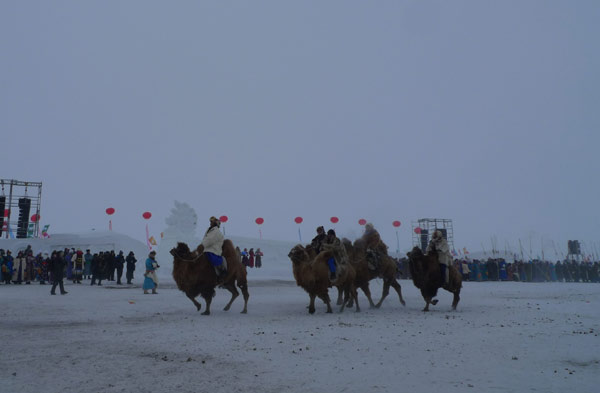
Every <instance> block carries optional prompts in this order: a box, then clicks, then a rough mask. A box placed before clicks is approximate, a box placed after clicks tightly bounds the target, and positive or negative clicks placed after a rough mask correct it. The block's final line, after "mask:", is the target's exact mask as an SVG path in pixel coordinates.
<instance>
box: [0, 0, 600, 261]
mask: <svg viewBox="0 0 600 393" xmlns="http://www.w3.org/2000/svg"><path fill="white" fill-rule="evenodd" d="M598 20H600V3H598V2H595V1H578V2H562V1H525V2H523V1H505V2H477V1H453V2H420V1H382V2H377V3H363V2H357V1H344V2H341V1H333V2H317V1H305V2H298V3H282V2H276V1H258V2H252V3H228V4H224V3H212V2H198V3H196V2H182V3H174V4H167V3H164V2H157V1H128V2H78V1H60V2H42V1H30V2H16V1H15V2H3V3H2V4H0V50H1V53H2V60H3V61H2V65H3V72H2V73H0V86H1V90H0V129H1V130H2V138H1V139H0V141H1V143H2V145H3V147H4V149H3V152H4V156H3V157H4V162H5V163H7V164H5V165H4V167H5V169H3V170H2V171H0V178H3V179H18V180H24V181H41V182H43V184H44V185H43V194H42V206H41V215H42V219H41V223H42V225H44V224H50V225H51V226H50V233H53V232H54V233H63V232H78V231H86V230H90V229H92V228H96V229H108V220H109V217H108V216H107V215H106V213H105V209H106V208H108V207H113V208H115V209H116V213H115V214H114V215H113V216H112V217H111V219H112V222H113V229H114V230H115V231H118V232H121V233H125V234H128V235H131V236H133V237H135V238H137V239H140V240H142V241H143V240H144V239H145V229H144V226H145V224H146V221H145V220H143V219H142V217H141V215H142V213H143V212H144V211H150V212H151V213H152V214H153V217H152V219H150V220H149V221H148V223H149V225H150V233H151V235H154V236H155V237H157V236H159V235H160V232H161V231H162V230H164V228H165V227H166V224H165V223H164V220H165V218H166V217H167V216H168V215H169V213H170V210H171V208H172V207H173V202H174V201H175V200H178V201H181V202H186V203H188V204H190V205H191V206H192V207H193V208H194V209H195V210H196V213H197V214H198V221H199V222H198V231H197V235H198V236H199V235H200V233H201V232H203V231H204V229H205V227H206V226H207V224H208V218H209V217H210V216H212V215H216V216H220V215H227V216H228V217H229V222H228V223H226V224H225V226H226V231H227V233H228V234H231V235H238V236H255V237H258V226H257V225H256V224H255V222H254V220H255V219H256V218H257V217H262V218H264V220H265V223H264V224H263V225H262V226H261V230H262V234H263V237H264V238H266V239H275V240H296V239H297V237H298V226H297V225H296V224H295V223H294V222H293V219H294V217H296V216H302V217H303V218H304V223H303V224H302V225H301V228H302V236H303V241H308V240H310V239H311V238H312V237H313V236H314V231H315V228H316V227H317V226H319V225H324V226H325V227H326V228H330V227H335V228H336V231H337V232H338V235H340V236H348V237H352V236H353V235H354V236H358V235H360V231H361V227H360V226H359V225H358V222H357V221H358V219H360V218H364V219H366V220H367V221H371V222H373V223H374V224H375V226H376V228H377V229H378V230H379V231H380V233H381V234H382V236H383V239H384V241H385V242H386V243H387V244H388V246H389V247H390V249H393V250H395V249H396V233H395V229H394V227H393V226H392V222H393V221H394V220H399V221H401V222H402V226H401V227H400V228H399V230H398V234H399V239H400V249H401V250H402V249H406V248H407V247H410V245H411V238H412V232H411V226H410V223H411V221H413V220H417V219H419V218H426V217H431V218H448V219H453V221H454V237H455V243H456V246H457V247H460V248H462V247H467V249H469V250H477V249H481V245H482V244H483V245H484V246H485V248H486V249H487V248H488V247H489V246H490V238H491V237H493V236H495V237H496V238H497V239H498V248H499V249H501V250H503V249H504V247H505V242H506V241H508V242H510V245H511V248H512V249H513V250H515V249H517V250H518V240H519V239H521V240H522V241H523V242H529V239H532V240H531V242H532V244H533V248H538V249H539V248H540V245H541V241H542V239H544V241H545V242H550V241H554V242H555V243H556V245H557V247H560V248H561V250H562V251H563V252H564V251H566V244H567V240H570V239H579V240H581V241H584V242H586V244H589V245H590V246H589V247H590V248H593V245H596V244H600V236H599V235H600V211H599V209H598V208H597V201H598V200H599V199H600V186H599V183H598V181H595V180H594V179H595V176H597V174H598V172H599V169H600V164H599V163H598V160H595V156H594V154H595V152H596V151H597V150H598V147H599V146H600V136H599V134H598V129H599V127H598V126H599V125H600V111H599V109H600V83H599V82H600V78H599V73H598V69H600V52H599V51H598V37H600V26H599V25H598V23H597V21H598ZM332 216H337V217H339V219H340V222H339V223H337V224H335V225H334V224H331V223H330V222H329V218H330V217H332ZM536 244H537V246H536Z"/></svg>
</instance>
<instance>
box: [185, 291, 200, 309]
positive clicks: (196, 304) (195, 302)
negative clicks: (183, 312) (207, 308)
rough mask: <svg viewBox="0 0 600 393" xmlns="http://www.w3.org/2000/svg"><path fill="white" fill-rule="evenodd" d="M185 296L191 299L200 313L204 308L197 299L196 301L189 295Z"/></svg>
mask: <svg viewBox="0 0 600 393" xmlns="http://www.w3.org/2000/svg"><path fill="white" fill-rule="evenodd" d="M185 296H187V297H188V299H190V300H191V301H192V303H194V305H195V306H196V311H200V309H201V308H202V304H200V303H198V302H197V301H196V299H194V297H193V296H192V295H191V294H189V293H186V294H185Z"/></svg>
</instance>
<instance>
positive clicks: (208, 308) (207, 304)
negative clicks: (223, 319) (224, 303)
mask: <svg viewBox="0 0 600 393" xmlns="http://www.w3.org/2000/svg"><path fill="white" fill-rule="evenodd" d="M204 300H205V301H206V311H204V312H203V313H202V315H210V303H212V296H209V297H208V298H206V297H205V298H204Z"/></svg>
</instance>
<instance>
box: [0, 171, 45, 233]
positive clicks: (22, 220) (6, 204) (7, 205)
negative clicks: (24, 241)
mask: <svg viewBox="0 0 600 393" xmlns="http://www.w3.org/2000/svg"><path fill="white" fill-rule="evenodd" d="M0 186H1V187H2V190H1V191H0V208H1V209H0V210H2V211H0V215H1V217H0V238H2V236H4V237H6V238H7V239H8V238H9V237H13V236H15V234H16V237H19V238H25V237H38V232H39V226H40V220H39V218H40V206H41V204H42V183H38V182H29V181H21V180H14V179H0ZM7 193H8V195H7ZM14 213H16V214H14ZM30 213H32V217H35V220H31V218H30ZM30 224H32V225H30ZM30 226H31V228H30Z"/></svg>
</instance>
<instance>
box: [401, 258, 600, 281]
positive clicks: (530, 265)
mask: <svg viewBox="0 0 600 393" xmlns="http://www.w3.org/2000/svg"><path fill="white" fill-rule="evenodd" d="M454 267H455V268H456V269H457V270H458V271H459V272H460V273H461V274H462V276H463V281H521V282H592V283H598V282H600V262H587V261H577V260H563V261H556V263H552V262H548V261H541V260H538V259H534V260H530V261H519V260H516V261H514V262H512V263H508V262H506V260H505V259H503V258H488V259H487V260H478V259H473V260H467V259H455V260H454ZM398 271H399V273H400V277H402V278H410V270H409V268H408V260H407V259H406V258H402V259H400V260H398Z"/></svg>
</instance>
